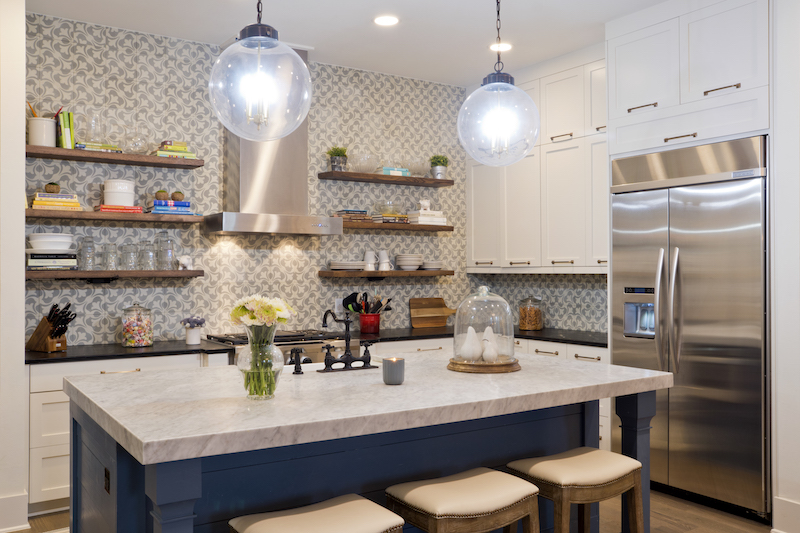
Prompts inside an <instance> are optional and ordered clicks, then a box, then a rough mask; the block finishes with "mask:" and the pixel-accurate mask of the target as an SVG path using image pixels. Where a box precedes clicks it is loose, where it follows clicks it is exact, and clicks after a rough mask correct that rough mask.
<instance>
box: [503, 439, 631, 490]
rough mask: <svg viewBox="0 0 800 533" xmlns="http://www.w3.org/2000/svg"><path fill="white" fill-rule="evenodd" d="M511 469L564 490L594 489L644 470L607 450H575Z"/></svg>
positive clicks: (515, 464)
mask: <svg viewBox="0 0 800 533" xmlns="http://www.w3.org/2000/svg"><path fill="white" fill-rule="evenodd" d="M508 468H510V469H511V470H515V471H517V472H520V473H522V474H525V475H526V476H528V477H530V478H532V479H533V480H541V481H546V482H548V483H551V484H553V485H558V486H561V487H592V486H597V485H605V484H607V483H610V482H612V481H615V480H617V479H620V478H622V477H625V476H627V475H628V474H630V473H631V472H634V471H635V470H638V469H639V468H642V463H640V462H639V461H637V460H636V459H632V458H630V457H627V456H625V455H621V454H618V453H613V452H607V451H605V450H598V449H596V448H575V449H573V450H569V451H566V452H564V453H559V454H556V455H548V456H545V457H535V458H532V459H521V460H519V461H514V462H511V463H508Z"/></svg>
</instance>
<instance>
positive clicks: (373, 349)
mask: <svg viewBox="0 0 800 533" xmlns="http://www.w3.org/2000/svg"><path fill="white" fill-rule="evenodd" d="M452 346H453V337H442V338H439V339H418V340H413V341H390V342H378V343H375V344H373V345H372V346H370V348H369V352H370V354H373V355H376V356H379V357H386V356H387V355H391V354H395V353H403V352H431V353H442V352H444V351H445V349H446V348H447V347H452Z"/></svg>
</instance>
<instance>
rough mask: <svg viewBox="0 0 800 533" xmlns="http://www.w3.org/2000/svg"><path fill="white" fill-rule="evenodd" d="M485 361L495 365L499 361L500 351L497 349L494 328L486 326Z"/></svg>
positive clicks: (484, 341) (484, 335) (484, 332)
mask: <svg viewBox="0 0 800 533" xmlns="http://www.w3.org/2000/svg"><path fill="white" fill-rule="evenodd" d="M482 344H483V356H482V357H483V360H484V361H486V362H487V363H494V362H495V361H497V356H498V355H499V351H498V349H497V339H496V338H495V336H494V331H493V330H492V326H486V329H485V330H483V343H482Z"/></svg>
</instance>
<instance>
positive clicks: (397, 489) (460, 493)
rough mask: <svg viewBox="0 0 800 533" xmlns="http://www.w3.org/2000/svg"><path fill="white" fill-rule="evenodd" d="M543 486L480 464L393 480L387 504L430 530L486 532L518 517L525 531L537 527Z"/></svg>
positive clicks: (508, 524)
mask: <svg viewBox="0 0 800 533" xmlns="http://www.w3.org/2000/svg"><path fill="white" fill-rule="evenodd" d="M538 492H539V489H538V488H536V486H535V485H532V484H531V483H528V482H527V481H524V480H522V479H520V478H518V477H515V476H512V475H510V474H506V473H504V472H498V471H496V470H491V469H489V468H475V469H473V470H468V471H466V472H461V473H459V474H454V475H452V476H447V477H443V478H437V479H428V480H423V481H412V482H409V483H401V484H399V485H394V486H391V487H389V488H388V489H386V506H387V507H388V508H389V509H390V510H392V511H394V512H395V513H397V514H399V515H400V516H402V517H403V518H404V519H405V520H406V522H408V523H410V524H412V525H414V526H416V527H418V528H419V529H421V530H423V531H426V532H427V533H445V532H448V531H458V532H460V533H483V532H486V531H492V530H493V529H498V528H500V527H504V528H506V531H511V526H512V524H513V525H516V522H517V521H519V520H522V521H523V522H522V524H523V530H524V531H525V532H526V533H534V532H537V533H538V531H539V506H538V501H537V499H536V494H537V493H538ZM514 531H516V529H515V530H514Z"/></svg>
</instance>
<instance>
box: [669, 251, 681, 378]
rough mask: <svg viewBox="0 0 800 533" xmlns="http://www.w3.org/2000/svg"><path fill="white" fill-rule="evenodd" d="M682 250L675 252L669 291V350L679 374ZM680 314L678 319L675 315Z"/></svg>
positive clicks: (675, 371)
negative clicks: (680, 265)
mask: <svg viewBox="0 0 800 533" xmlns="http://www.w3.org/2000/svg"><path fill="white" fill-rule="evenodd" d="M680 251H681V250H680V248H678V247H677V246H676V247H675V248H674V250H673V253H672V255H673V259H672V269H671V274H670V280H671V282H672V287H671V288H670V291H669V348H670V351H671V352H672V354H673V357H674V358H675V368H674V369H673V372H674V373H676V374H677V373H678V372H679V371H680V365H681V330H682V326H683V311H682V309H681V308H680V307H681V295H680V289H681V288H680V287H679V285H680V280H681V277H680V268H679V261H680ZM675 293H678V297H677V302H678V303H677V306H676V304H675V302H676V298H675ZM676 311H677V313H678V316H677V318H676V316H675V313H676Z"/></svg>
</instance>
